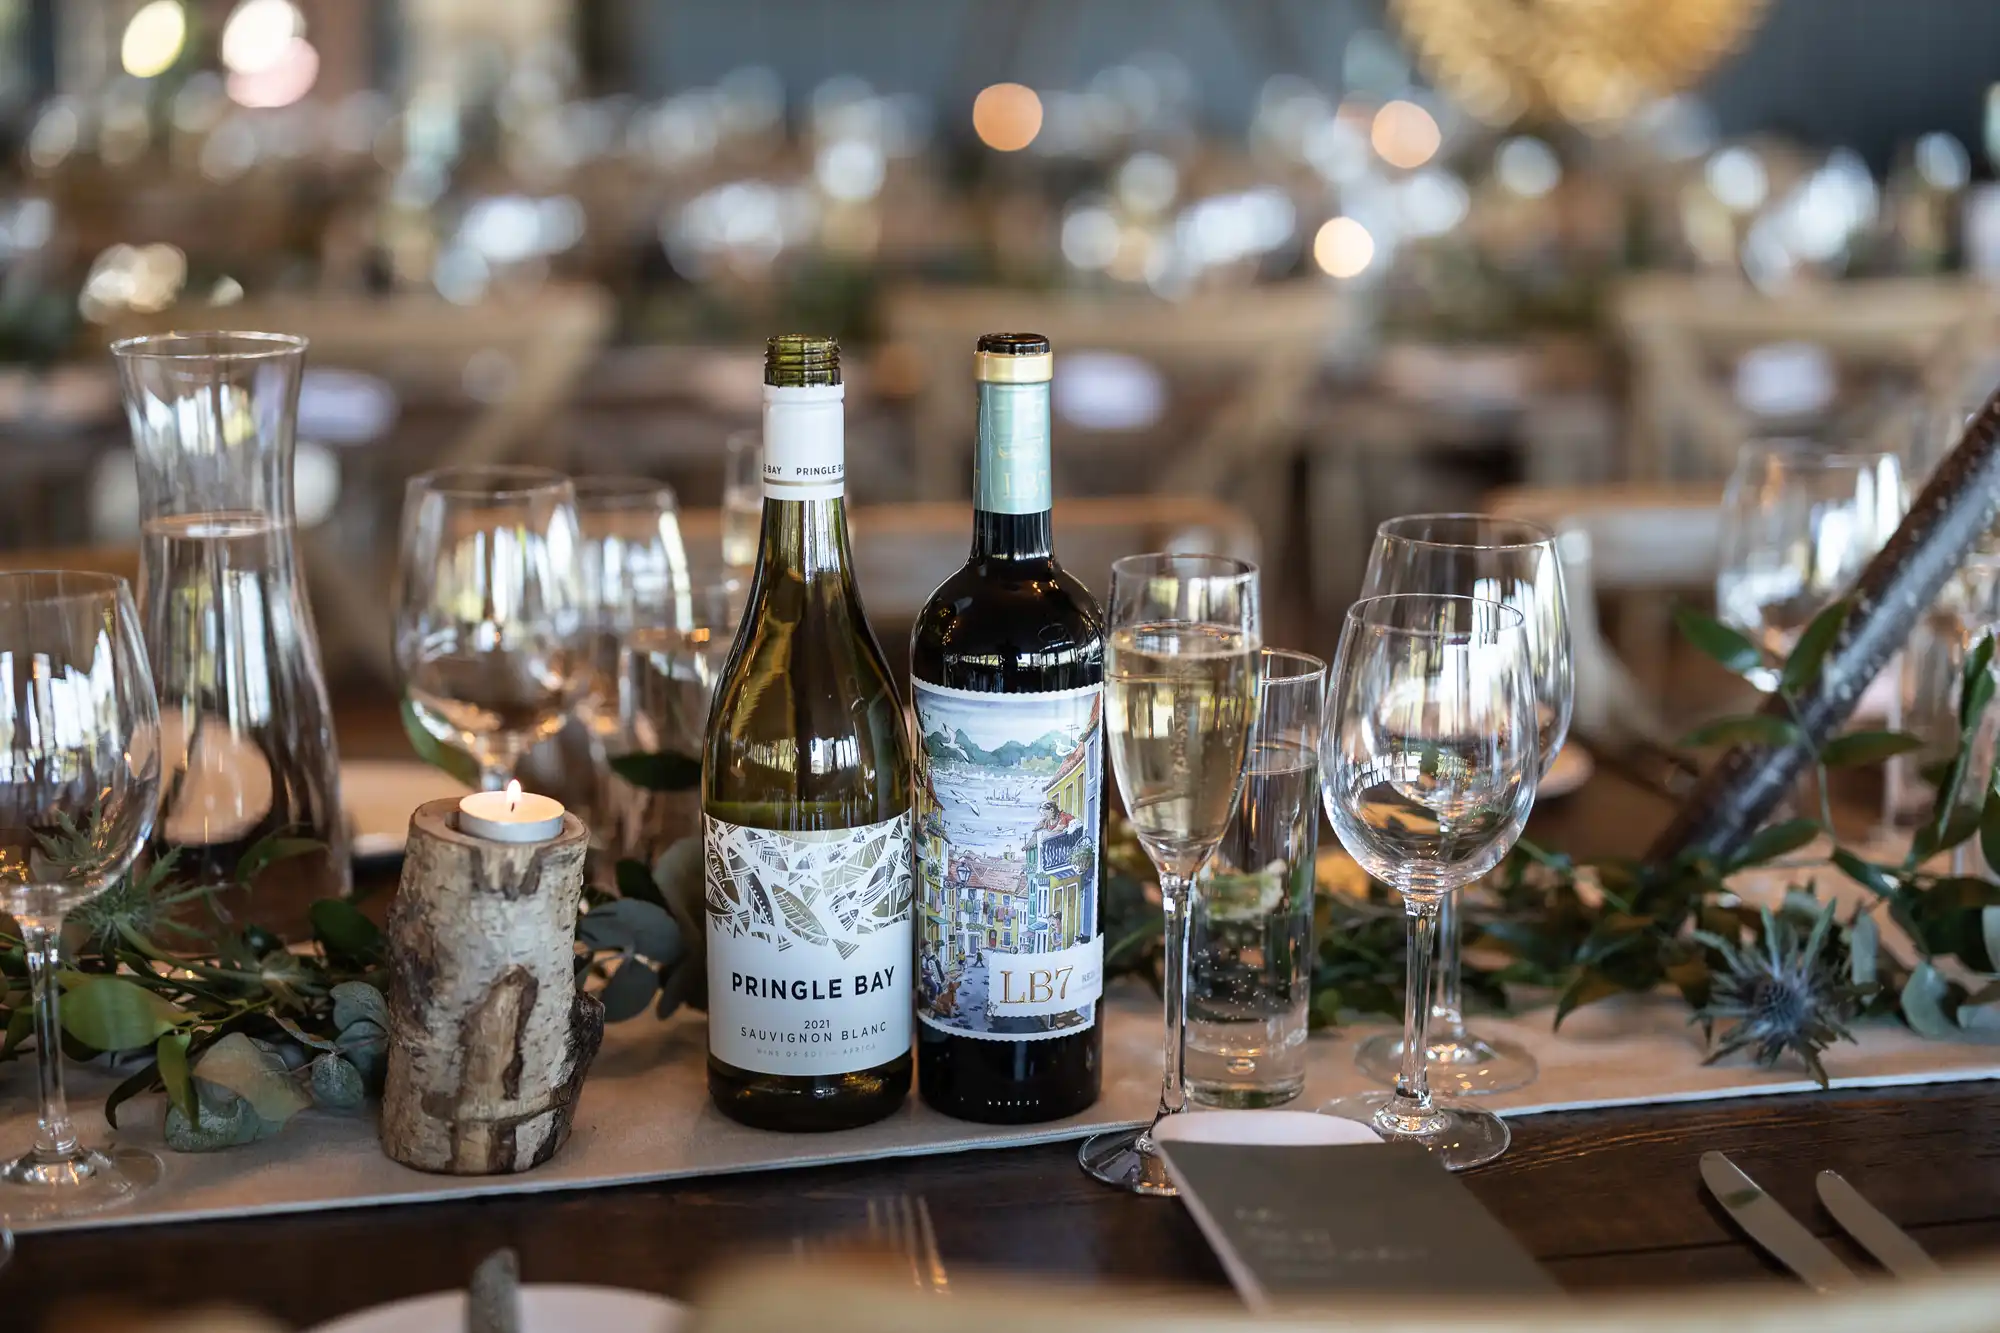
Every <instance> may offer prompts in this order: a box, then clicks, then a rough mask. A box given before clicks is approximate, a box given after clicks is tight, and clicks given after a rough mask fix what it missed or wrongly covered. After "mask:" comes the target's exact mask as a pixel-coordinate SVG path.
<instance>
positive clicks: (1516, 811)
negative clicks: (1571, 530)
mask: <svg viewBox="0 0 2000 1333" xmlns="http://www.w3.org/2000/svg"><path fill="white" fill-rule="evenodd" d="M1532 662H1533V658H1532V654H1531V651H1530V644H1529V639H1528V634H1527V622H1526V619H1525V617H1523V616H1522V614H1521V613H1520V612H1519V611H1518V610H1516V609H1514V608H1513V607H1510V606H1503V605H1501V604H1500V603H1498V602H1488V601H1481V600H1478V599H1475V598H1470V597H1445V596H1437V595H1433V594H1428V593H1417V594H1401V595H1395V596H1388V597H1371V598H1368V599H1366V600H1364V601H1360V602H1356V603H1355V604H1354V606H1353V607H1352V608H1350V609H1349V611H1348V613H1347V622H1346V625H1345V626H1344V627H1343V629H1342V632H1341V636H1340V653H1339V656H1338V657H1337V658H1336V659H1335V662H1334V668H1333V685H1332V693H1331V695H1330V698H1329V704H1330V706H1329V708H1328V710H1327V711H1328V724H1327V727H1326V730H1325V732H1324V735H1323V739H1322V742H1321V754H1320V774H1321V782H1322V783H1323V795H1324V796H1325V798H1326V813H1327V817H1328V818H1329V819H1330V820H1331V821H1332V823H1333V830H1334V832H1335V833H1336V834H1338V835H1339V837H1340V841H1341V845H1342V846H1344V847H1346V848H1347V851H1348V854H1349V855H1350V856H1352V857H1353V858H1354V859H1355V860H1356V861H1358V862H1360V863H1361V865H1362V867H1363V868H1364V869H1366V870H1367V871H1368V873H1370V874H1371V875H1374V876H1375V877H1376V878H1377V879H1381V880H1385V881H1387V882H1388V883H1389V884H1391V885H1393V886H1394V887H1395V889H1396V891H1397V892H1398V893H1400V894H1401V895H1402V897H1403V907H1404V911H1405V912H1406V913H1407V915H1408V918H1409V928H1410V934H1409V949H1408V957H1409V962H1408V967H1409V972H1408V977H1409V980H1408V988H1407V994H1406V995H1405V997H1404V1005H1403V1011H1404V1017H1403V1069H1402V1072H1401V1073H1400V1074H1399V1075H1398V1076H1397V1078H1396V1084H1395V1087H1394V1088H1393V1089H1390V1090H1387V1091H1377V1092H1368V1093H1362V1094H1360V1095H1358V1096H1353V1097H1342V1098H1338V1099H1336V1100H1334V1101H1331V1102H1328V1103H1327V1104H1326V1105H1325V1106H1323V1107H1321V1108H1320V1110H1321V1111H1323V1112H1324V1113H1326V1114H1328V1115H1337V1116H1340V1117H1342V1118H1344V1119H1349V1120H1358V1121H1360V1122H1362V1123H1363V1124H1366V1125H1368V1126H1369V1127H1370V1128H1372V1129H1374V1130H1375V1131H1376V1132H1377V1133H1378V1134H1380V1135H1382V1137H1384V1138H1385V1139H1390V1140H1397V1141H1403V1142H1410V1143H1416V1144H1419V1145H1420V1146H1422V1147H1424V1148H1427V1149H1429V1150H1430V1151H1431V1152H1432V1153H1433V1154H1434V1155H1435V1156H1436V1157H1437V1158H1438V1159H1439V1160H1440V1161H1441V1162H1442V1163H1443V1164H1444V1165H1445V1166H1446V1167H1447V1168H1449V1169H1450V1170H1453V1171H1460V1170H1464V1169H1465V1168H1467V1167H1472V1166H1478V1165H1480V1164H1481V1163H1483V1162H1490V1161H1492V1160H1493V1159H1494V1158H1496V1157H1498V1156H1499V1155H1500V1154H1501V1153H1503V1152H1505V1151H1506V1150H1507V1142H1508V1138H1509V1135H1508V1130H1507V1124H1506V1122H1505V1121H1503V1120H1501V1119H1500V1118H1499V1117H1498V1116H1495V1115H1492V1114H1490V1113H1488V1112H1486V1111H1480V1110H1474V1109H1472V1108H1471V1107H1469V1106H1467V1105H1465V1104H1454V1103H1451V1102H1443V1101H1436V1100H1433V1099H1432V1097H1431V1093H1430V1062H1429V1061H1428V1060H1427V1059H1426V1058H1425V1054H1426V1052H1427V1051H1428V1049H1429V1042H1428V1040H1427V1035H1428V1034H1427V1029H1428V1027H1429V1024H1430V1015H1431V964H1432V959H1433V955H1434V953H1435V951H1436V947H1437V938H1436V937H1437V919H1438V908H1439V905H1440V904H1441V903H1442V902H1443V901H1444V899H1445V898H1446V897H1447V896H1448V895H1450V894H1451V893H1452V892H1454V891H1456V890H1457V889H1459V888H1460V887H1462V886H1463V885H1466V884H1469V883H1471V882H1472V881H1473V880H1476V879H1478V878H1479V877H1480V876H1481V875H1483V874H1485V873H1486V872H1487V871H1489V870H1491V869H1493V867H1494V866H1496V865H1499V864H1500V861H1501V860H1502V858H1504V857H1505V856H1506V855H1507V852H1508V850H1509V849H1510V848H1511V847H1513V845H1514V841H1515V839H1516V838H1518V837H1520V836H1521V827H1522V825H1524V824H1525V823H1527V821H1528V811H1529V809H1530V808H1531V807H1532V806H1533V805H1534V803H1535V787H1536V784H1537V783H1538V782H1539V781H1540V778H1541V753H1540V746H1539V743H1538V741H1537V739H1536V737H1537V730H1538V724H1537V719H1536V716H1535V686H1534V673H1533V667H1532Z"/></svg>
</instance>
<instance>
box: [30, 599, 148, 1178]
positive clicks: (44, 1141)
mask: <svg viewBox="0 0 2000 1333" xmlns="http://www.w3.org/2000/svg"><path fill="white" fill-rule="evenodd" d="M160 761H161V738H160V713H159V701H158V699H157V698H156V697H155V695H154V692H153V677H152V673H151V671H150V669H149V668H148V666H147V661H146V651H145V646H144V644H143V642H142V640H141V638H140V634H139V619H138V613H137V610H136V609H135V607H134V606H133V603H132V594H131V590H130V589H129V588H128V587H127V586H126V585H125V582H124V580H122V579H117V578H112V577H109V576H107V575H101V574H81V573H69V572H64V571H47V570H38V571H26V572H21V573H11V574H0V910H4V911H5V912H6V913H7V914H8V915H10V916H12V917H13V918H14V919H15V921H16V922H17V923H18V925H19V926H20V932H21V939H22V944H23V946H24V949H25V951H26V953H27V961H28V970H29V978H30V984H31V987H32V990H33V997H34V1006H35V1028H34V1031H35V1046H36V1055H37V1060H38V1062H39V1065H40V1075H41V1114H40V1117H39V1120H38V1126H37V1131H36V1138H35V1146H34V1148H33V1149H32V1150H30V1151H29V1152H28V1153H27V1154H26V1155H24V1156H22V1157H20V1158H17V1159H16V1160H14V1161H13V1162H11V1163H8V1164H6V1165H4V1166H0V1214H4V1215H6V1216H9V1217H14V1218H25V1217H48V1216H56V1215H62V1216H72V1215H80V1214H84V1213H90V1212H95V1211H99V1210H102V1209H105V1208H113V1207H118V1206H120V1205H122V1204H124V1203H126V1202H128V1201H129V1200H130V1199H131V1198H132V1197H133V1196H134V1195H135V1194H137V1193H138V1192H139V1191H140V1190H142V1189H144V1188H146V1187H147V1186H149V1185H150V1184H152V1183H153V1182H155V1181H157V1180H158V1178H159V1176H160V1170H161V1168H160V1162H159V1159H158V1158H156V1157H154V1156H153V1155H152V1154H151V1153H148V1152H145V1151H143V1150H138V1149H131V1148H119V1149H116V1150H113V1151H111V1152H106V1151H101V1150H98V1149H94V1148H87V1147H84V1146H83V1145H82V1144H81V1143H79V1141H78V1138H77V1134H76V1130H75V1127H74V1126H73V1124H72V1123H71V1121H70V1118H69V1110H68V1104H67V1100H66V1098H65V1095H64V1092H63V1078H62V1040H61V1035H60V1034H61V1032H62V1027H61V1023H60V1019H59V1017H58V1014H57V1002H58V990H59V983H58V981H57V976H58V973H59V952H60V941H61V929H62V921H63V917H64V916H65V915H66V914H67V913H68V912H70V911H71V910H72V909H74V908H76V907H78V906H80V905H82V904H83V903H85V902H88V901H89V900H90V899H92V898H94V897H96V896H97V895H98V894H100V893H102V892H104V890H105V889H106V888H108V887H109V886H110V885H111V883H112V882H113V881H115V880H116V879H117V878H118V877H119V876H120V875H123V874H124V873H125V872H126V871H127V870H128V869H129V868H130V867H131V865H132V862H133V860H134V859H135V858H136V857H137V855H138V854H139V850H140V848H141V847H142V846H143V845H144V844H145V841H146V839H147V837H148V836H149V835H150V834H151V832H152V829H153V825H154V822H155V819H156V817H157V812H158V809H159V801H160Z"/></svg>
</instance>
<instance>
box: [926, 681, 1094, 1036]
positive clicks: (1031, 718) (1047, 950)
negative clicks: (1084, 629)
mask: <svg viewBox="0 0 2000 1333" xmlns="http://www.w3.org/2000/svg"><path fill="white" fill-rule="evenodd" d="M914 685H915V694H916V700H915V702H916V712H917V726H918V730H919V733H920V738H919V741H920V743H919V745H918V747H917V768H918V783H917V808H916V835H915V836H916V841H917V881H918V887H917V892H918V903H919V906H918V911H917V919H916V933H917V1016H918V1017H919V1018H920V1019H922V1020H923V1022H925V1023H926V1024H928V1025H929V1026H931V1027H933V1028H936V1029H939V1030H941V1031H944V1032H951V1033H957V1034H960V1035H963V1036H967V1037H975V1038H983V1039H986V1040H992V1041H1035V1040H1041V1039H1046V1038H1049V1037H1060V1036H1062V1035H1064V1034H1065V1033H1069V1032H1076V1031H1080V1030H1083V1029H1086V1028H1088V1027H1089V1026H1090V1024H1091V1023H1092V1021H1093V1020H1094V1019H1095V1016H1096V1012H1097V1010H1096V1005H1097V998H1098V996H1099V994H1101V993H1102V991H1103V989H1104V940H1103V937H1102V936H1100V935H1099V934H1098V931H1097V894H1098V882H1097V869H1098V855H1097V851H1098V849H1097V839H1098V828H1099V819H1098V811H1099V807H1100V804H1101V795H1102V791H1103V786H1104V749H1103V741H1102V735H1103V732H1102V728H1101V726H1100V725H1099V724H1100V721H1101V719H1102V710H1103V687H1102V686H1100V685H1089V686H1085V687H1084V688H1082V689H1076V690H1062V691H1056V692H1052V693H1048V694H982V693H975V692H973V691H970V690H954V689H948V688H946V687H944V686H940V685H931V684H927V683H926V682H924V681H921V680H920V681H916V682H914Z"/></svg>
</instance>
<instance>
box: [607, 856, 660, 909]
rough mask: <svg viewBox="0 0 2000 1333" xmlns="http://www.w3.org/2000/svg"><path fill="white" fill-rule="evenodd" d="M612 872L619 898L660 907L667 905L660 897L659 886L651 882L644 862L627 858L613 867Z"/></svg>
mask: <svg viewBox="0 0 2000 1333" xmlns="http://www.w3.org/2000/svg"><path fill="white" fill-rule="evenodd" d="M613 871H614V873H615V874H616V876H617V879H618V896H619V897H621V898H630V899H632V900H633V901H635V902H642V903H658V904H659V905H660V906H661V907H665V906H666V905H667V900H666V899H665V898H663V897H661V896H660V886H659V885H658V884H655V883H654V882H653V874H652V872H651V871H650V870H647V869H646V863H645V862H644V861H634V860H630V859H629V858H628V859H626V860H623V861H620V862H619V863H618V864H617V865H616V866H615V867H613Z"/></svg>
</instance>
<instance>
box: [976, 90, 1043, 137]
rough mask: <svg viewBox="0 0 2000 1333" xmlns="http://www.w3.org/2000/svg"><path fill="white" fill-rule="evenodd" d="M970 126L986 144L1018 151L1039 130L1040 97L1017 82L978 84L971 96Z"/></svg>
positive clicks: (1040, 122) (1040, 118)
mask: <svg viewBox="0 0 2000 1333" xmlns="http://www.w3.org/2000/svg"><path fill="white" fill-rule="evenodd" d="M972 129H973V133H975V134H977V135H978V136H979V142H981V143H983V144H985V145H986V146H987V147H988V148H991V149H994V150H995V151H997V152H1002V153H1015V152H1019V151H1020V150H1021V149H1023V148H1026V147H1027V146H1028V145H1029V144H1031V143H1033V142H1034V141H1035V136H1036V135H1038V134H1040V133H1041V132H1042V99H1041V98H1040V97H1037V96H1036V95H1035V90H1034V89H1033V88H1030V87H1028V86H1027V85H1025V84H1020V83H996V84H993V85H991V86H990V87H986V88H982V89H981V90H980V92H979V96H978V97H975V98H974V99H973V100H972Z"/></svg>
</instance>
